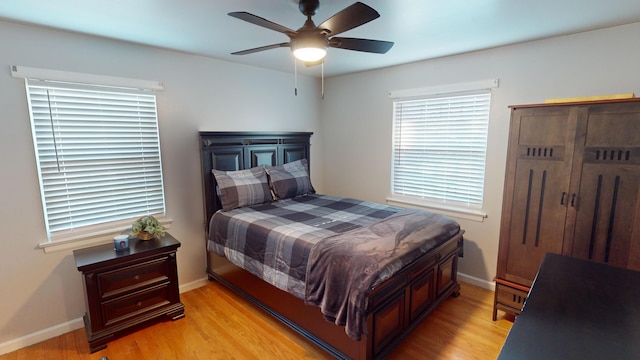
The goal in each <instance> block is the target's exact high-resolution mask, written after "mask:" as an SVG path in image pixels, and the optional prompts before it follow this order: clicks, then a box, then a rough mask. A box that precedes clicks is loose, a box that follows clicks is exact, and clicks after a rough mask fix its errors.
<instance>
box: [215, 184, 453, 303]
mask: <svg viewBox="0 0 640 360" xmlns="http://www.w3.org/2000/svg"><path fill="white" fill-rule="evenodd" d="M402 210H403V209H401V208H397V207H393V206H388V205H382V204H377V203H372V202H366V201H362V200H355V199H349V198H340V197H332V196H327V195H320V194H311V195H306V196H300V197H295V198H292V199H287V200H281V201H277V202H273V203H270V204H263V205H257V206H250V207H243V208H238V209H234V210H231V211H226V212H221V211H219V212H217V213H215V214H214V215H213V216H212V217H211V221H210V224H209V241H208V244H207V248H208V250H209V251H214V252H216V253H217V254H219V255H222V256H225V257H226V258H227V259H229V260H230V261H231V262H233V263H234V264H236V265H237V266H239V267H241V268H243V269H245V270H247V271H249V272H251V273H252V274H254V275H256V276H258V277H260V278H261V279H263V280H265V281H267V282H268V283H270V284H272V285H274V286H276V287H277V288H279V289H282V290H284V291H287V292H289V293H290V294H293V295H294V296H296V297H298V298H300V299H302V300H305V288H306V273H307V262H308V259H309V253H310V251H311V248H312V247H313V246H314V245H315V244H316V243H318V242H319V241H321V240H323V239H326V238H329V237H332V236H335V235H338V234H344V233H346V232H349V231H352V230H356V229H359V228H363V227H368V226H370V225H373V224H375V223H377V222H379V221H381V220H382V219H386V218H388V217H390V216H392V215H394V214H397V213H399V212H401V211H402ZM450 221H451V222H453V220H450ZM456 225H457V224H456ZM404 265H406V264H400V263H391V264H388V265H387V266H386V267H385V269H384V270H383V274H381V276H382V277H381V278H380V279H378V281H377V282H376V284H377V283H379V282H381V281H383V280H385V279H386V278H388V277H390V276H391V275H393V274H392V273H390V271H389V269H392V270H396V271H397V270H399V269H400V268H402V267H403V266H404ZM391 272H393V271H391ZM374 285H375V284H374Z"/></svg>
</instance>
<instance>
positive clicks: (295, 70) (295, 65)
mask: <svg viewBox="0 0 640 360" xmlns="http://www.w3.org/2000/svg"><path fill="white" fill-rule="evenodd" d="M293 82H294V84H293V94H294V95H295V96H298V62H297V61H296V59H295V58H294V59H293Z"/></svg>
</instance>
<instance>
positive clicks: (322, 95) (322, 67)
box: [321, 60, 324, 100]
mask: <svg viewBox="0 0 640 360" xmlns="http://www.w3.org/2000/svg"><path fill="white" fill-rule="evenodd" d="M321 65H322V89H321V91H322V100H324V60H322V64H321Z"/></svg>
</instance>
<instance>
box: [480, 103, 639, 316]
mask: <svg viewBox="0 0 640 360" xmlns="http://www.w3.org/2000/svg"><path fill="white" fill-rule="evenodd" d="M510 108H511V125H510V133H509V149H508V154H507V166H506V175H505V176H506V177H505V188H504V198H503V205H502V222H501V228H500V245H499V251H498V267H497V272H496V279H495V281H496V293H495V303H494V311H493V318H494V320H495V319H496V314H497V310H502V311H505V312H506V313H508V314H513V315H517V314H519V312H520V310H521V308H522V305H523V303H524V300H525V299H526V296H527V293H528V291H529V288H530V286H531V284H532V282H533V280H534V277H535V275H536V272H537V270H538V266H539V265H540V262H541V261H542V258H543V257H544V255H545V254H546V253H547V252H551V253H557V254H564V255H569V256H573V257H577V258H582V259H588V260H591V261H594V262H599V263H606V264H610V265H613V266H617V267H621V268H628V269H634V270H640V221H638V220H640V99H635V98H634V99H629V100H609V101H593V102H580V103H565V104H553V105H552V104H539V105H518V106H511V107H510ZM576 276H579V275H576ZM567 291H570V289H567ZM578 301H588V299H580V300H578Z"/></svg>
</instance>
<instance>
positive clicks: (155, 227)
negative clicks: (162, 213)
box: [131, 215, 165, 240]
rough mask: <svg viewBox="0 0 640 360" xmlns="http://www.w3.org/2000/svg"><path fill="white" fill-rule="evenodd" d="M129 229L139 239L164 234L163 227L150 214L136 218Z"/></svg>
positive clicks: (148, 238) (147, 238) (149, 238)
mask: <svg viewBox="0 0 640 360" xmlns="http://www.w3.org/2000/svg"><path fill="white" fill-rule="evenodd" d="M131 231H132V232H133V233H134V234H135V236H136V237H137V238H138V239H140V240H151V239H154V238H156V237H163V236H164V235H165V227H164V226H163V225H162V224H160V222H159V221H158V219H156V218H154V217H153V216H151V215H147V216H143V217H141V218H140V219H138V220H136V221H135V222H134V223H133V224H132V225H131Z"/></svg>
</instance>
